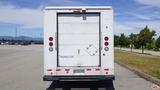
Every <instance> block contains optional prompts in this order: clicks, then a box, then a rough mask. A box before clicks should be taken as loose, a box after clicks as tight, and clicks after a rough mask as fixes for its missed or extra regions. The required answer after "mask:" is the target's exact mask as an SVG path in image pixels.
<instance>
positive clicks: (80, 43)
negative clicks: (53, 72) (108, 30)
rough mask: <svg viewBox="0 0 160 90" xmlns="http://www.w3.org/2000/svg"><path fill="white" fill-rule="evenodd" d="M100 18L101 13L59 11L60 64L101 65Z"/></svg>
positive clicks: (58, 45)
mask: <svg viewBox="0 0 160 90" xmlns="http://www.w3.org/2000/svg"><path fill="white" fill-rule="evenodd" d="M99 18H100V14H99V13H58V15H57V25H58V29H57V34H58V35H57V36H58V39H57V40H58V41H57V43H58V44H57V47H58V54H57V55H58V65H59V66H99V65H100V28H99V27H100V19H99Z"/></svg>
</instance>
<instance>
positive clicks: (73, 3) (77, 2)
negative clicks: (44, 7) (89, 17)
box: [52, 0, 88, 6]
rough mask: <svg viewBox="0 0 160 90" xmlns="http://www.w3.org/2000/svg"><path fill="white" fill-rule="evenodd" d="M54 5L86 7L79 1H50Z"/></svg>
mask: <svg viewBox="0 0 160 90" xmlns="http://www.w3.org/2000/svg"><path fill="white" fill-rule="evenodd" d="M52 2H53V3H54V4H55V5H63V6H64V5H72V6H73V5H74V6H77V5H88V4H87V3H83V2H81V1H80V0H52Z"/></svg>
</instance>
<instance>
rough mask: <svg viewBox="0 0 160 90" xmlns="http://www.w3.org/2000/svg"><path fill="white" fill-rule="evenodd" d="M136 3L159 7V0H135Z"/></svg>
mask: <svg viewBox="0 0 160 90" xmlns="http://www.w3.org/2000/svg"><path fill="white" fill-rule="evenodd" d="M135 1H136V2H138V3H141V4H144V5H150V6H156V7H160V0H135Z"/></svg>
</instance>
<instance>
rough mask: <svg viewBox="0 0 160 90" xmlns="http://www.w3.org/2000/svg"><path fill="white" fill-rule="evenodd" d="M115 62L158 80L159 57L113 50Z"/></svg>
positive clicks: (159, 76) (159, 70) (159, 75)
mask: <svg viewBox="0 0 160 90" xmlns="http://www.w3.org/2000/svg"><path fill="white" fill-rule="evenodd" d="M115 60H116V61H119V62H121V63H124V64H127V65H128V66H130V67H132V68H134V69H138V70H140V71H142V72H144V73H146V74H149V75H151V76H153V77H156V78H158V79H160V57H154V56H147V55H140V54H136V53H131V52H126V51H120V50H115Z"/></svg>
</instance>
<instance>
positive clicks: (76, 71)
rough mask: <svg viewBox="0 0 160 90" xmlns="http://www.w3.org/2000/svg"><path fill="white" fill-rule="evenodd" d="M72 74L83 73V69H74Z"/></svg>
mask: <svg viewBox="0 0 160 90" xmlns="http://www.w3.org/2000/svg"><path fill="white" fill-rule="evenodd" d="M73 73H84V69H75V70H73Z"/></svg>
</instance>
